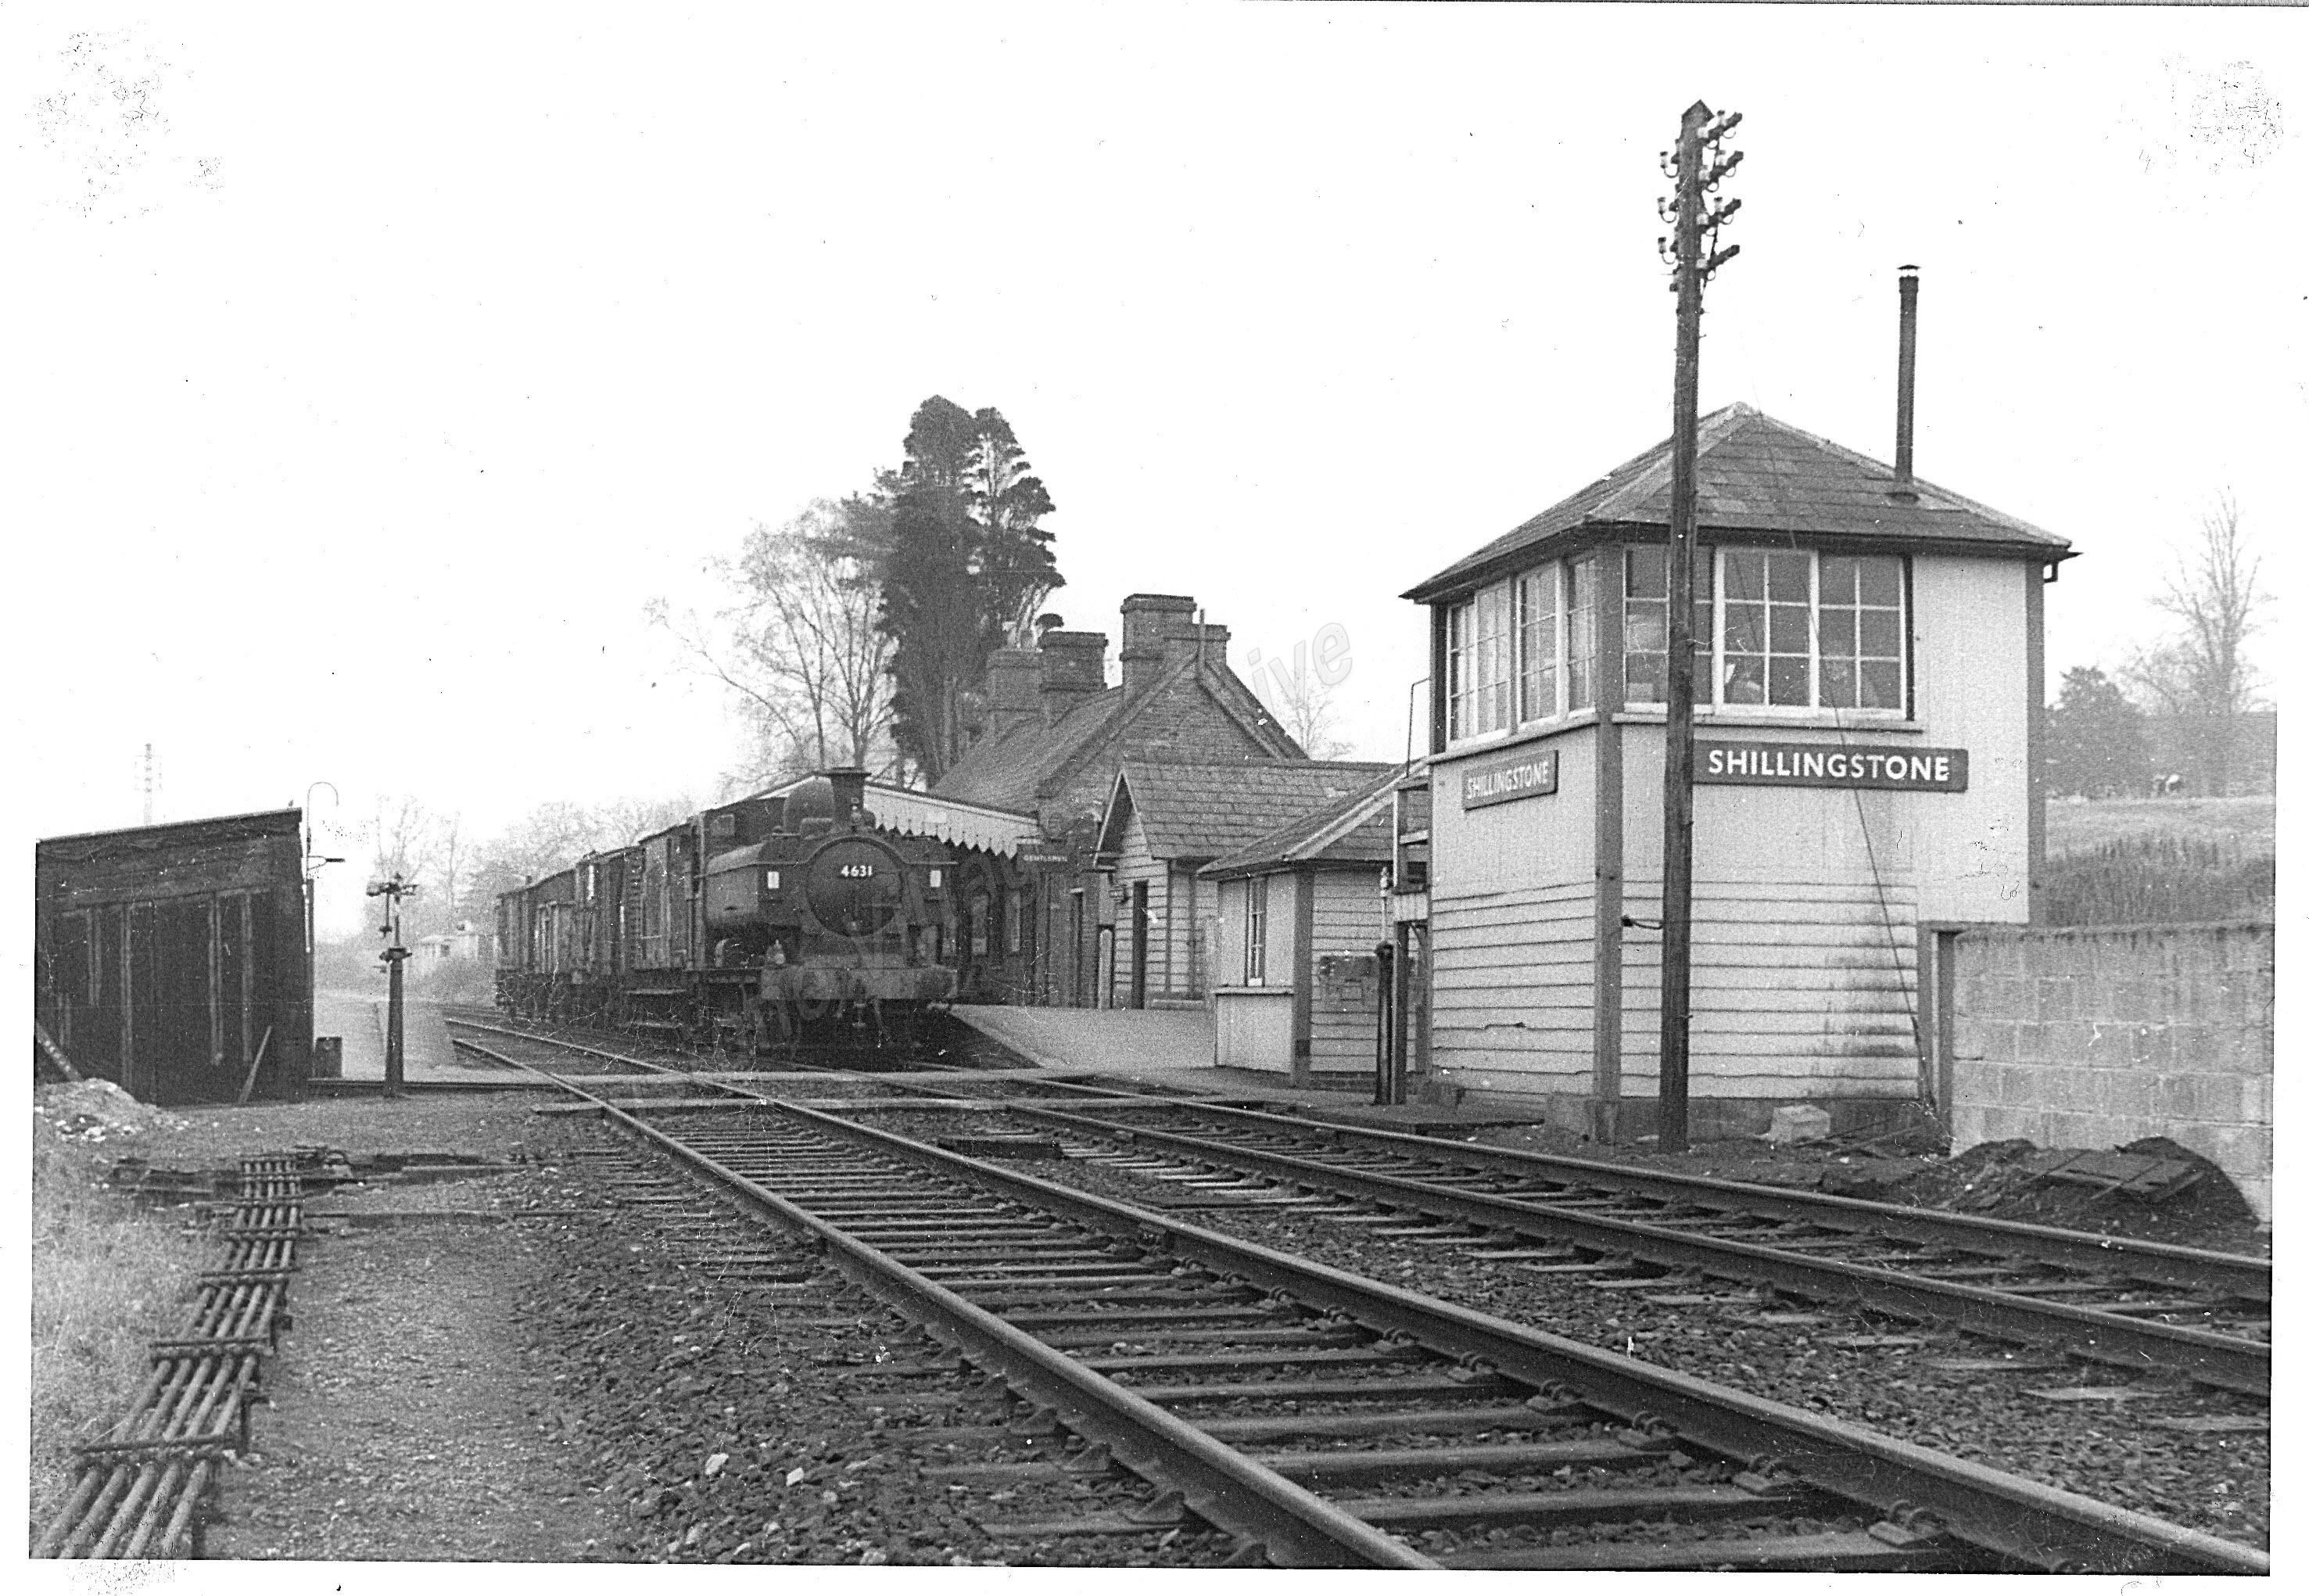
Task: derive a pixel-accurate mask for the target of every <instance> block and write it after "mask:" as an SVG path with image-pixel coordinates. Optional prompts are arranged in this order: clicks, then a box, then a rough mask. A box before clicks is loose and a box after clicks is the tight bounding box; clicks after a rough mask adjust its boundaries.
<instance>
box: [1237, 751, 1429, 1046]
mask: <svg viewBox="0 0 2309 1596" xmlns="http://www.w3.org/2000/svg"><path fill="white" fill-rule="evenodd" d="M1397 775H1398V772H1397V769H1396V768H1394V767H1391V766H1390V767H1388V768H1384V769H1382V770H1380V771H1379V773H1378V774H1377V775H1375V776H1371V777H1369V778H1368V779H1366V780H1365V781H1363V782H1362V784H1360V785H1357V786H1356V787H1355V788H1354V789H1353V791H1351V792H1349V793H1348V794H1345V796H1344V797H1340V798H1336V799H1334V800H1332V801H1331V802H1328V803H1327V804H1325V805H1323V807H1321V808H1320V809H1319V810H1316V811H1314V812H1313V813H1311V814H1308V815H1303V816H1302V817H1301V818H1299V819H1298V820H1293V821H1291V822H1289V823H1288V824H1286V825H1284V826H1281V827H1278V828H1276V829H1275V830H1273V831H1270V832H1268V833H1267V835H1266V836H1265V837H1260V838H1259V839H1258V841H1257V842H1254V843H1252V844H1251V845H1250V846H1248V847H1245V848H1241V849H1239V850H1238V851H1236V852H1235V853H1232V854H1228V855H1227V856H1226V857H1224V858H1223V859H1218V860H1215V861H1213V862H1212V863H1209V864H1207V865H1205V866H1204V867H1203V869H1202V871H1201V872H1199V874H1200V880H1202V881H1203V882H1204V883H1205V884H1206V887H1207V888H1209V889H1211V890H1212V894H1213V897H1214V898H1215V935H1214V938H1213V956H1212V965H1213V970H1214V976H1215V980H1214V984H1213V986H1212V988H1211V1007H1212V1010H1213V1023H1214V1031H1215V1044H1216V1055H1215V1056H1216V1062H1217V1063H1218V1064H1219V1065H1220V1067H1222V1068H1224V1069H1235V1070H1266V1071H1273V1072H1275V1073H1277V1074H1286V1075H1288V1076H1290V1077H1291V1079H1292V1080H1293V1082H1295V1083H1297V1084H1301V1085H1304V1084H1306V1083H1307V1082H1308V1081H1309V1080H1310V1078H1311V1077H1313V1076H1315V1075H1318V1074H1352V1075H1353V1076H1355V1077H1356V1078H1357V1079H1358V1080H1362V1079H1367V1078H1369V1076H1370V1075H1371V1071H1373V1070H1374V1069H1375V1068H1376V1067H1377V1065H1378V1061H1379V1020H1380V1014H1381V1006H1380V1000H1381V986H1382V983H1383V980H1384V974H1385V973H1384V970H1383V968H1382V966H1381V963H1380V960H1379V957H1378V950H1379V945H1380V944H1381V943H1383V942H1385V941H1388V937H1389V935H1390V929H1389V924H1388V901H1387V893H1388V873H1389V872H1390V870H1391V869H1392V863H1391V862H1392V860H1393V858H1394V850H1395V824H1394V821H1395V785H1396V781H1397Z"/></svg>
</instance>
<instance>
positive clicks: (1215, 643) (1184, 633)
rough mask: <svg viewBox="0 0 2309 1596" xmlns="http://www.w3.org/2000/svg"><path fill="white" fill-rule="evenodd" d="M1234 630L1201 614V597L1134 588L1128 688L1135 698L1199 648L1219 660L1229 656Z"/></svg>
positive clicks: (1127, 624)
mask: <svg viewBox="0 0 2309 1596" xmlns="http://www.w3.org/2000/svg"><path fill="white" fill-rule="evenodd" d="M1228 636H1229V633H1228V631H1227V629H1226V628H1224V627H1223V626H1203V625H1198V623H1197V622H1196V620H1195V601H1194V600H1193V599H1191V598H1188V597H1184V596H1182V595H1180V594H1173V593H1134V594H1131V595H1130V596H1129V598H1127V599H1125V600H1123V601H1122V693H1123V697H1124V698H1137V696H1138V695H1139V694H1140V693H1142V692H1145V691H1146V690H1147V688H1149V687H1151V686H1153V685H1154V683H1155V681H1156V680H1157V679H1158V678H1159V677H1161V676H1162V675H1163V673H1164V672H1167V671H1170V670H1172V669H1173V668H1175V667H1176V666H1178V665H1179V664H1181V663H1182V662H1184V661H1186V660H1189V659H1192V658H1194V657H1195V655H1196V654H1197V653H1198V651H1199V652H1200V654H1201V655H1202V657H1203V659H1204V660H1205V661H1206V662H1208V663H1210V664H1224V663H1225V661H1226V650H1227V638H1228Z"/></svg>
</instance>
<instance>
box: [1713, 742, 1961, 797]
mask: <svg viewBox="0 0 2309 1596" xmlns="http://www.w3.org/2000/svg"><path fill="white" fill-rule="evenodd" d="M1968 764H1969V758H1968V755H1967V750H1963V749H1960V748H1905V749H1904V748H1846V747H1845V746H1844V745H1843V744H1841V743H1829V744H1823V743H1817V742H1699V743H1695V744H1694V745H1693V748H1692V771H1691V778H1692V780H1694V781H1698V782H1716V783H1719V784H1724V785H1740V786H1761V787H1884V788H1890V789H1893V790H1896V791H1900V792H1911V793H1961V792H1963V791H1964V789H1965V783H1966V780H1967V774H1968V772H1967V766H1968Z"/></svg>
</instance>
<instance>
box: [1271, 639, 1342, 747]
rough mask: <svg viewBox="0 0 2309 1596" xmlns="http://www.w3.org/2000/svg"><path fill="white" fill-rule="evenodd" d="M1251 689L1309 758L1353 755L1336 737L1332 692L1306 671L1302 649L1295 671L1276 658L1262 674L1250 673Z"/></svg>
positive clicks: (1336, 716) (1336, 722) (1336, 723)
mask: <svg viewBox="0 0 2309 1596" xmlns="http://www.w3.org/2000/svg"><path fill="white" fill-rule="evenodd" d="M1262 676H1263V677H1264V678H1265V681H1264V684H1263V688H1262V683H1261V681H1260V678H1261V677H1262ZM1251 686H1252V687H1253V688H1254V689H1261V690H1260V692H1259V696H1260V697H1261V698H1265V699H1266V700H1267V707H1268V708H1270V709H1272V710H1273V711H1274V712H1275V718H1276V720H1278V721H1281V722H1282V723H1283V729H1284V731H1286V732H1288V733H1291V738H1292V741H1293V742H1296V743H1298V745H1299V746H1300V747H1301V748H1302V749H1305V750H1307V757H1308V758H1309V759H1348V758H1350V757H1352V756H1353V753H1354V747H1353V744H1352V743H1350V742H1348V741H1347V740H1346V739H1345V738H1344V737H1341V736H1340V735H1339V734H1338V731H1339V728H1338V712H1337V707H1336V705H1335V704H1334V702H1333V691H1332V689H1331V688H1330V687H1329V686H1328V685H1327V683H1325V682H1324V681H1322V680H1321V679H1320V678H1319V677H1318V676H1316V675H1315V674H1313V673H1312V672H1310V671H1309V670H1308V669H1307V662H1306V658H1305V650H1304V649H1303V648H1302V650H1301V657H1300V659H1299V668H1298V669H1297V670H1295V671H1290V670H1285V669H1284V664H1283V662H1282V661H1281V660H1279V659H1275V660H1269V661H1267V669H1266V670H1265V671H1264V672H1254V673H1253V675H1252V679H1251Z"/></svg>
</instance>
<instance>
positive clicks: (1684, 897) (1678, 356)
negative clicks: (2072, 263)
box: [1659, 100, 1742, 1153]
mask: <svg viewBox="0 0 2309 1596" xmlns="http://www.w3.org/2000/svg"><path fill="white" fill-rule="evenodd" d="M1739 125H1740V114H1739V113H1738V112H1737V111H1734V112H1732V113H1730V114H1728V115H1725V116H1720V117H1719V116H1717V115H1716V114H1715V113H1714V112H1712V111H1710V110H1709V109H1708V106H1707V103H1706V102H1705V101H1703V100H1694V101H1693V102H1692V103H1691V108H1689V109H1687V110H1686V111H1685V112H1684V113H1683V126H1682V130H1681V132H1680V133H1679V134H1678V135H1677V138H1676V144H1675V152H1674V153H1673V155H1670V154H1668V153H1666V152H1662V154H1661V157H1660V167H1661V169H1662V170H1664V171H1665V172H1666V174H1667V175H1668V176H1669V177H1671V178H1674V179H1675V197H1674V198H1673V199H1672V200H1663V201H1661V202H1660V218H1661V220H1662V221H1670V222H1673V224H1674V226H1675V244H1674V247H1673V251H1672V252H1671V250H1670V247H1669V245H1668V241H1667V239H1661V240H1660V241H1659V242H1660V253H1661V255H1662V256H1666V257H1668V259H1669V265H1670V266H1671V267H1672V268H1673V272H1674V275H1675V442H1674V477H1673V483H1672V486H1671V488H1670V490H1669V499H1668V536H1667V760H1666V769H1665V775H1664V776H1663V791H1662V794H1661V797H1662V803H1661V808H1662V810H1663V811H1665V815H1666V826H1665V837H1663V838H1662V842H1663V845H1664V846H1663V853H1662V859H1661V869H1660V931H1661V938H1660V1078H1659V1094H1660V1095H1659V1149H1660V1151H1662V1152H1676V1153H1680V1152H1682V1151H1683V1150H1685V1149H1687V1148H1688V1147H1689V1146H1690V1145H1691V1123H1690V1117H1691V1116H1690V1107H1691V700H1692V681H1691V647H1692V638H1691V589H1692V572H1691V563H1692V553H1693V546H1694V544H1695V542H1697V539H1698V534H1699V485H1698V483H1697V481H1695V479H1696V477H1697V476H1698V474H1699V291H1700V290H1701V288H1702V287H1704V286H1705V285H1706V283H1707V282H1708V279H1709V278H1710V277H1713V276H1714V275H1715V274H1716V270H1717V267H1719V266H1721V265H1723V264H1724V263H1725V261H1728V260H1730V259H1731V258H1732V257H1733V256H1735V255H1737V254H1739V253H1740V247H1739V246H1738V245H1737V244H1734V245H1733V246H1732V247H1730V248H1728V249H1722V250H1719V249H1717V248H1716V247H1715V244H1716V233H1717V229H1719V228H1721V227H1722V226H1723V225H1724V224H1725V222H1727V221H1731V220H1732V213H1734V211H1737V210H1738V209H1739V208H1740V202H1739V201H1738V200H1729V201H1721V200H1717V199H1715V198H1712V197H1711V196H1712V195H1714V194H1715V192H1716V190H1717V188H1718V187H1719V186H1721V185H1722V184H1723V182H1724V179H1725V178H1728V177H1730V176H1731V175H1732V170H1733V169H1734V167H1736V166H1738V165H1739V164H1740V161H1741V160H1742V157H1741V156H1740V155H1739V154H1736V153H1735V154H1733V155H1731V156H1728V157H1727V156H1725V155H1724V154H1723V153H1722V151H1723V146H1724V142H1725V139H1726V138H1728V137H1729V136H1730V135H1731V133H1732V130H1733V129H1734V128H1735V127H1737V126H1739Z"/></svg>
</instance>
